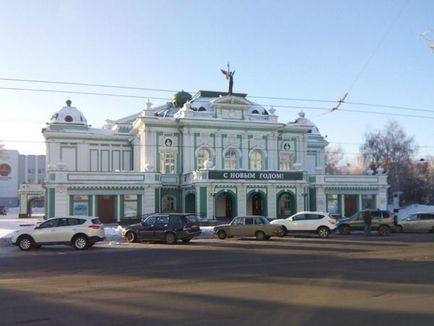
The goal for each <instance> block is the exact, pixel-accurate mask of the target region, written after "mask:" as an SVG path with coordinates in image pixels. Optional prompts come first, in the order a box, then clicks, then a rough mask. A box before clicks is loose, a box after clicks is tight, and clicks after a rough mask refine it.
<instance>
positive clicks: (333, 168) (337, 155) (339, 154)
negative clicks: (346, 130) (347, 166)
mask: <svg viewBox="0 0 434 326" xmlns="http://www.w3.org/2000/svg"><path fill="white" fill-rule="evenodd" d="M343 158H344V151H343V149H342V146H340V145H338V146H334V147H326V149H325V153H324V160H325V172H326V174H339V173H341V172H342V171H341V168H340V166H339V164H340V163H341V162H342V160H343Z"/></svg>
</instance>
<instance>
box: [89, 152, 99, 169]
mask: <svg viewBox="0 0 434 326" xmlns="http://www.w3.org/2000/svg"><path fill="white" fill-rule="evenodd" d="M98 162H99V160H98V150H97V149H91V150H90V170H91V171H98V170H99V169H98V165H99V164H98Z"/></svg>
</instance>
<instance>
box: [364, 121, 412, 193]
mask: <svg viewBox="0 0 434 326" xmlns="http://www.w3.org/2000/svg"><path fill="white" fill-rule="evenodd" d="M360 152H361V154H362V156H363V159H364V163H365V164H366V166H370V167H371V168H372V169H373V170H374V171H375V170H376V169H377V168H379V167H382V168H383V169H385V172H386V173H387V174H388V175H389V179H388V182H389V184H390V186H391V189H390V190H391V191H392V192H397V191H401V192H403V193H404V195H403V197H402V199H404V200H406V199H410V197H411V194H410V192H411V190H412V189H411V184H412V180H413V178H414V175H413V161H412V157H414V155H415V153H416V152H417V146H416V144H415V142H414V139H413V137H409V136H407V135H406V133H405V132H404V130H403V129H402V128H401V127H400V126H399V125H398V123H397V122H396V121H390V122H389V123H388V124H387V125H386V126H385V127H384V129H383V130H381V131H378V130H377V131H373V132H366V134H365V142H364V144H363V145H362V146H361V147H360Z"/></svg>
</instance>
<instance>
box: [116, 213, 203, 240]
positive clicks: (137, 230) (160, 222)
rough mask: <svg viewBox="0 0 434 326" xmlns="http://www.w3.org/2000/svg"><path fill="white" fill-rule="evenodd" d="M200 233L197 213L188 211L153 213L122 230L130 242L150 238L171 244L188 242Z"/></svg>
mask: <svg viewBox="0 0 434 326" xmlns="http://www.w3.org/2000/svg"><path fill="white" fill-rule="evenodd" d="M200 233H201V231H200V227H199V220H198V219H197V217H196V215H193V214H186V213H167V214H153V215H150V216H148V217H146V218H144V219H143V220H142V222H140V223H137V224H131V225H129V226H126V227H124V229H123V231H122V235H123V236H124V237H125V238H126V239H127V241H128V242H138V241H142V240H150V241H164V242H166V243H169V244H173V243H176V242H177V241H178V240H182V242H185V243H187V242H189V241H190V240H191V239H192V238H193V237H196V236H198V235H199V234H200Z"/></svg>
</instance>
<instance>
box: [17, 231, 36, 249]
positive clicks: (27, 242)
mask: <svg viewBox="0 0 434 326" xmlns="http://www.w3.org/2000/svg"><path fill="white" fill-rule="evenodd" d="M32 246H33V239H32V238H31V237H29V236H27V235H25V236H22V237H21V238H19V239H18V247H19V248H20V249H21V250H22V251H28V250H30V249H32Z"/></svg>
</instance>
